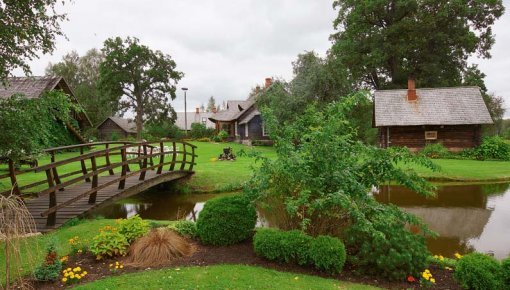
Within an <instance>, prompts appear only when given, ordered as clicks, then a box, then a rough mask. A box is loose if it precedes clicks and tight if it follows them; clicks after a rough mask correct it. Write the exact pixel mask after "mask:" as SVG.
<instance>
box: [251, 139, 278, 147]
mask: <svg viewBox="0 0 510 290" xmlns="http://www.w3.org/2000/svg"><path fill="white" fill-rule="evenodd" d="M273 143H274V142H273V140H253V141H252V142H251V145H253V146H273Z"/></svg>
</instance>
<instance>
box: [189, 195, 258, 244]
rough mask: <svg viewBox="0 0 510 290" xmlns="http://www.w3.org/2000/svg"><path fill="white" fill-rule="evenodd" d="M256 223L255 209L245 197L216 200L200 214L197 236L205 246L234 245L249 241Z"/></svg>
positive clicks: (206, 205) (234, 196)
mask: <svg viewBox="0 0 510 290" xmlns="http://www.w3.org/2000/svg"><path fill="white" fill-rule="evenodd" d="M256 222H257V212H256V211H255V207H254V206H253V205H252V204H251V203H250V201H249V200H248V199H247V198H246V197H245V196H243V195H232V196H225V197H219V198H214V199H211V200H209V201H208V202H207V203H206V204H205V206H204V208H203V210H202V211H201V212H200V215H199V217H198V221H197V234H198V237H199V238H200V240H201V241H202V242H203V243H204V244H208V245H215V246H226V245H232V244H236V243H239V242H241V241H244V240H246V239H248V238H249V237H250V236H251V235H252V234H253V229H254V228H255V223H256Z"/></svg>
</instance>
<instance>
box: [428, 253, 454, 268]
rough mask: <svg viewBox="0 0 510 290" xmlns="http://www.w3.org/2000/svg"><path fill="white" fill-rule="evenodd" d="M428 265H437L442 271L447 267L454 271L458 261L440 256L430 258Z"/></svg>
mask: <svg viewBox="0 0 510 290" xmlns="http://www.w3.org/2000/svg"><path fill="white" fill-rule="evenodd" d="M427 263H428V264H433V265H437V266H438V267H439V268H441V269H444V268H446V267H449V268H452V269H454V268H455V267H456V266H457V260H455V259H451V258H446V257H443V256H438V255H434V256H428V257H427Z"/></svg>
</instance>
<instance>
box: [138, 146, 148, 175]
mask: <svg viewBox="0 0 510 290" xmlns="http://www.w3.org/2000/svg"><path fill="white" fill-rule="evenodd" d="M143 156H144V158H143V162H142V161H140V162H142V165H141V167H140V170H141V172H140V178H138V180H144V179H145V173H146V172H147V144H143Z"/></svg>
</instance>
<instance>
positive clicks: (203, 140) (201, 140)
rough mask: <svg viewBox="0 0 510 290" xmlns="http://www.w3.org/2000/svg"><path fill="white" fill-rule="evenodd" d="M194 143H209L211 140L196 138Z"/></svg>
mask: <svg viewBox="0 0 510 290" xmlns="http://www.w3.org/2000/svg"><path fill="white" fill-rule="evenodd" d="M195 141H198V142H211V139H209V138H207V137H203V138H197V139H196V140H195Z"/></svg>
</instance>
